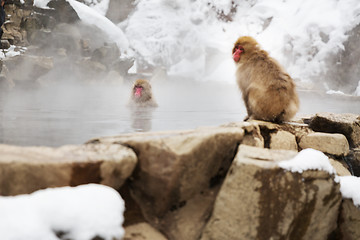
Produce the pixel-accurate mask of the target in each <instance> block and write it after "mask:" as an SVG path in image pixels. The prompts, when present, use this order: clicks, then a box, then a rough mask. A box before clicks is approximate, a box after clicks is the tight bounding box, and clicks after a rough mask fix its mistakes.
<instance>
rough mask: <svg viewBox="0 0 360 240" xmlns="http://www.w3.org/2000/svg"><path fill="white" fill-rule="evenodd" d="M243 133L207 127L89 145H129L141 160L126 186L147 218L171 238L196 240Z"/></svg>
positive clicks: (136, 136)
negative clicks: (128, 186)
mask: <svg viewBox="0 0 360 240" xmlns="http://www.w3.org/2000/svg"><path fill="white" fill-rule="evenodd" d="M243 136H244V130H243V129H242V128H240V127H208V128H199V129H196V130H190V131H174V132H163V133H138V134H127V135H122V136H118V137H107V138H100V139H94V140H92V141H90V142H89V143H93V144H98V143H103V144H104V143H119V144H123V145H125V146H128V147H131V148H132V149H133V150H134V151H135V152H136V154H137V156H138V160H139V163H138V166H137V168H136V170H135V172H134V174H133V175H132V177H131V178H130V179H129V185H130V189H131V194H132V196H133V197H134V199H135V200H136V202H137V203H138V205H139V206H140V207H141V210H142V213H143V215H144V217H145V219H146V221H148V222H149V223H150V224H151V225H153V226H154V227H156V228H157V229H159V230H160V231H161V232H163V233H164V234H165V235H166V236H167V237H168V238H169V239H197V238H198V237H199V235H200V234H201V229H202V227H203V226H204V224H205V223H206V220H207V218H208V216H209V214H210V211H211V208H212V205H213V202H214V199H215V196H216V193H217V190H218V188H219V186H220V183H221V182H222V180H223V178H224V176H225V174H226V172H227V170H228V168H229V166H230V164H231V162H232V160H233V158H234V156H235V153H236V149H237V146H238V145H239V144H240V142H241V141H242V139H243Z"/></svg>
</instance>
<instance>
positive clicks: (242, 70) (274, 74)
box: [232, 36, 299, 123]
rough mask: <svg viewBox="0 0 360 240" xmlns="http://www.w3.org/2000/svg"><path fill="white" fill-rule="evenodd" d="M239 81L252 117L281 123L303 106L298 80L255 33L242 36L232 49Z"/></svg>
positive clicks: (249, 117) (248, 117)
mask: <svg viewBox="0 0 360 240" xmlns="http://www.w3.org/2000/svg"><path fill="white" fill-rule="evenodd" d="M232 54H233V60H234V61H235V64H236V79H237V84H238V86H239V88H240V90H241V92H242V97H243V100H244V103H245V106H246V110H247V113H248V116H247V117H246V118H245V120H248V119H257V120H264V121H271V122H276V123H281V122H284V121H289V120H290V119H291V118H292V117H293V116H294V115H295V114H296V112H297V111H298V109H299V98H298V95H297V93H296V91H295V83H294V81H293V80H292V79H291V77H290V76H289V74H287V73H286V72H285V71H284V69H283V68H282V67H281V66H280V65H279V63H278V62H277V61H276V60H275V59H273V58H271V57H270V56H269V54H268V53H267V52H266V51H264V50H262V49H261V48H260V46H259V44H258V43H257V42H256V40H255V39H254V38H252V37H248V36H245V37H240V38H239V39H238V40H237V41H236V42H235V44H234V47H233V49H232Z"/></svg>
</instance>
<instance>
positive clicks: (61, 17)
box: [47, 0, 80, 23]
mask: <svg viewBox="0 0 360 240" xmlns="http://www.w3.org/2000/svg"><path fill="white" fill-rule="evenodd" d="M47 6H48V7H49V8H53V9H54V10H55V11H53V14H54V15H53V17H54V18H55V19H56V20H57V21H58V22H62V23H75V22H77V21H79V20H80V18H79V16H78V15H77V13H76V11H75V10H74V9H73V8H72V6H71V5H70V3H69V2H68V1H66V0H51V1H50V2H49V3H48V4H47Z"/></svg>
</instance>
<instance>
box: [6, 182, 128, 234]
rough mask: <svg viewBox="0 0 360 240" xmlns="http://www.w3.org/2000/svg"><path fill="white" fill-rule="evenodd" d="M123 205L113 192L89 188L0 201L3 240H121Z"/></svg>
mask: <svg viewBox="0 0 360 240" xmlns="http://www.w3.org/2000/svg"><path fill="white" fill-rule="evenodd" d="M123 212H124V201H123V200H122V198H121V197H120V195H119V194H118V192H116V191H115V190H114V189H112V188H110V187H106V186H103V185H96V184H88V185H82V186H78V187H73V188H72V187H62V188H52V189H51V188H49V189H45V190H39V191H36V192H34V193H32V194H29V195H19V196H14V197H0V213H1V214H0V233H1V239H2V240H9V239H36V240H53V239H54V240H57V239H58V237H56V235H55V233H54V231H63V232H64V233H65V234H67V235H66V236H64V237H65V238H66V239H92V238H93V237H95V236H96V235H99V236H102V237H104V238H105V239H113V238H116V239H121V238H122V237H123V236H124V229H123V228H122V223H123V221H124V218H123Z"/></svg>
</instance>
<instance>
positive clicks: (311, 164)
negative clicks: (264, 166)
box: [278, 148, 335, 174]
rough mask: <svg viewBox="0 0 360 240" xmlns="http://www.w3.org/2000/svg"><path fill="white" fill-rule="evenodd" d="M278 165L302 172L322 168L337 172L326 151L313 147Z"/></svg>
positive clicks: (332, 172)
mask: <svg viewBox="0 0 360 240" xmlns="http://www.w3.org/2000/svg"><path fill="white" fill-rule="evenodd" d="M278 165H279V167H281V168H283V169H286V170H289V171H291V172H299V173H302V172H303V171H306V170H322V171H327V172H328V173H330V174H335V169H334V168H333V167H332V165H331V164H330V161H329V158H328V157H327V156H326V155H325V154H324V153H322V152H320V151H318V150H315V149H312V148H307V149H304V150H302V151H300V152H299V153H298V154H297V155H296V156H295V157H294V158H292V159H290V160H285V161H281V162H279V163H278Z"/></svg>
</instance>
